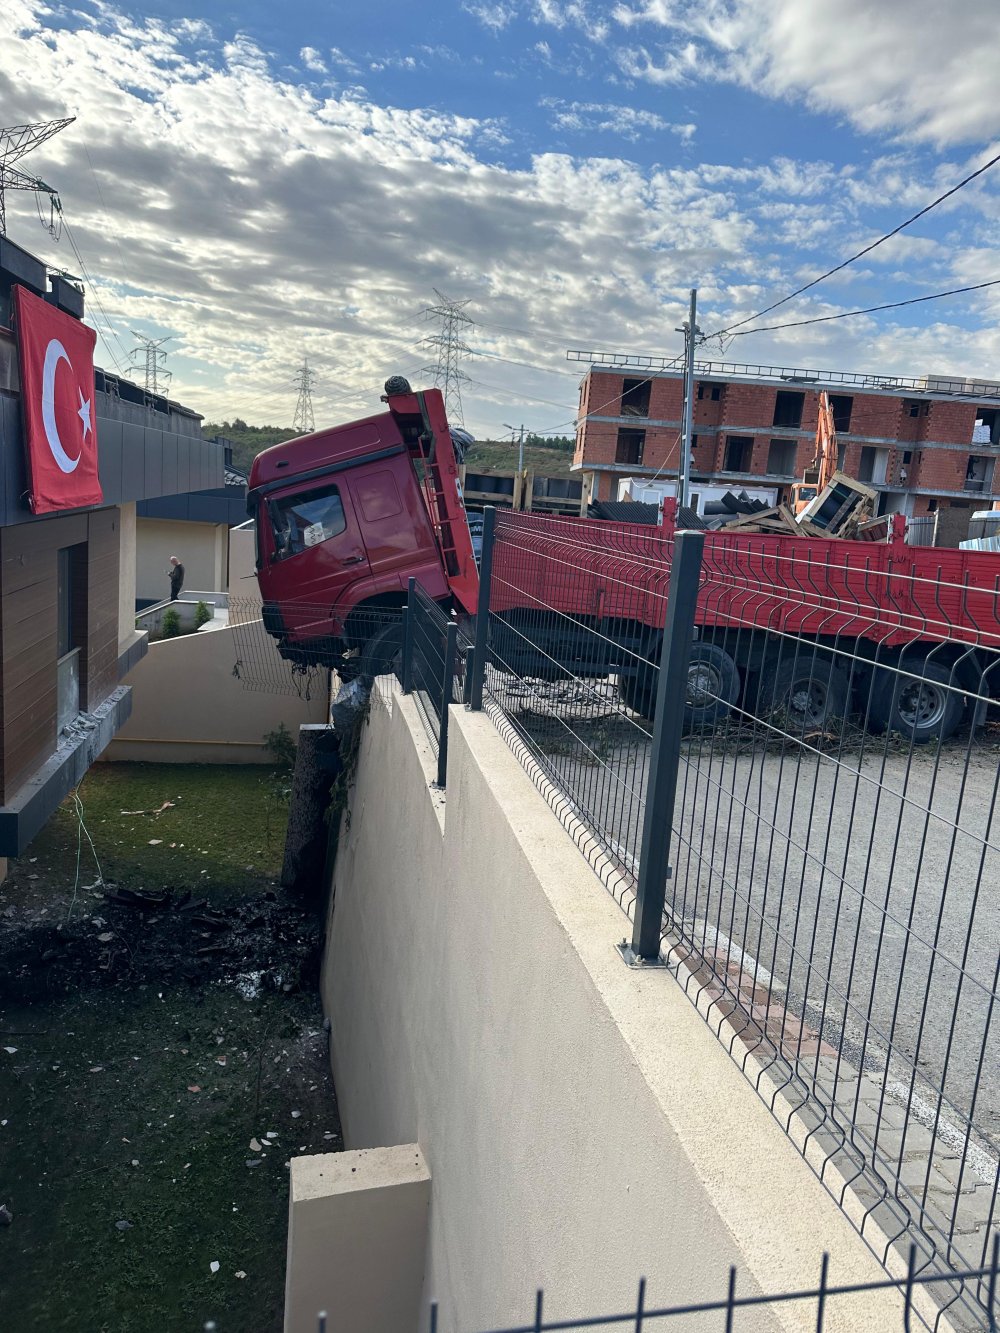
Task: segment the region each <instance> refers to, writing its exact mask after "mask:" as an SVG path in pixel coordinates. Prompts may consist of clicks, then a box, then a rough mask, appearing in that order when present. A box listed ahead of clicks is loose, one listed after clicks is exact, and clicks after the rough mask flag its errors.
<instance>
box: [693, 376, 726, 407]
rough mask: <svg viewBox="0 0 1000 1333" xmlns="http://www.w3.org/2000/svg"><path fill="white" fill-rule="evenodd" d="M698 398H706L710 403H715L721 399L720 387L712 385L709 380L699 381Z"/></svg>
mask: <svg viewBox="0 0 1000 1333" xmlns="http://www.w3.org/2000/svg"><path fill="white" fill-rule="evenodd" d="M698 397H699V399H701V398H708V399H710V400H711V402H713V403H717V402H718V401H719V399H720V398H721V397H722V385H721V384H713V383H712V382H711V380H699V381H698Z"/></svg>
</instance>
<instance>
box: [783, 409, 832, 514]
mask: <svg viewBox="0 0 1000 1333" xmlns="http://www.w3.org/2000/svg"><path fill="white" fill-rule="evenodd" d="M836 470H837V432H836V431H835V430H834V427H833V408H832V407H831V406H830V395H829V394H828V393H827V391H826V390H825V389H824V390H823V392H822V393H821V394H820V396H819V417H818V418H817V421H816V454H815V456H814V458H813V461H812V463H811V464H810V466H809V467H807V468H806V469H805V470H804V472H803V473H802V480H801V481H797V482H796V483H795V484H794V485H793V486H792V493H791V506H792V509H793V511H794V512H795V513H796V514H801V513H802V512H803V510H805V509H806V508H808V506H809V505H810V504H811V503H812V501H813V500H815V499H816V496H817V495H821V494H822V492H823V491H824V489H825V488H826V487H827V486H828V485H829V483H830V481H831V479H832V477H833V474H834V472H836Z"/></svg>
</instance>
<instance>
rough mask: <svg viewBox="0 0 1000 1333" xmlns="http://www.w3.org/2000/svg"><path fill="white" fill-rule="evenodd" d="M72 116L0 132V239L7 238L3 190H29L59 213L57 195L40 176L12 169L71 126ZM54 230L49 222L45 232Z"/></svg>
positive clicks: (74, 118) (0, 130)
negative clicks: (41, 196)
mask: <svg viewBox="0 0 1000 1333" xmlns="http://www.w3.org/2000/svg"><path fill="white" fill-rule="evenodd" d="M74 120H76V116H66V117H64V119H62V120H46V121H40V122H38V123H36V124H32V125H11V126H10V127H9V128H8V129H0V236H6V235H7V206H6V200H5V198H4V195H5V192H6V191H7V190H31V191H32V192H33V193H35V194H47V195H48V196H49V199H50V200H51V205H52V209H53V211H54V212H55V213H59V212H61V211H62V208H61V205H60V203H59V195H58V193H57V192H56V191H55V190H54V189H53V188H52V186H51V185H46V184H45V182H44V181H43V180H42V179H41V177H40V176H29V175H27V174H26V173H25V172H23V171H18V170H17V169H16V168H15V167H14V163H15V162H19V161H20V160H21V158H22V157H25V156H26V155H27V154H28V153H30V152H31V151H32V149H34V148H37V147H38V146H39V144H43V143H44V142H45V140H46V139H51V138H52V136H53V134H58V133H59V131H60V130H64V129H65V128H66V126H67V125H72V123H73V121H74ZM54 227H55V219H54V218H53V220H52V223H51V224H50V227H49V230H50V231H51V230H53V229H54Z"/></svg>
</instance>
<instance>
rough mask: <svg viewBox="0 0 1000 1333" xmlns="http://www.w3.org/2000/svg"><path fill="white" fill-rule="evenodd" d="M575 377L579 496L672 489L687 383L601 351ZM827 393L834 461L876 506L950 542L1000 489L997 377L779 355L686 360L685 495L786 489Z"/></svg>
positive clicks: (768, 494) (662, 366)
mask: <svg viewBox="0 0 1000 1333" xmlns="http://www.w3.org/2000/svg"><path fill="white" fill-rule="evenodd" d="M570 355H571V358H572V359H576V360H580V361H588V362H590V363H591V365H590V369H589V371H588V372H587V374H586V376H585V377H584V379H583V381H582V383H581V386H580V411H579V426H578V428H577V440H576V453H575V456H574V461H573V470H574V471H575V472H579V473H582V474H583V481H584V494H585V497H586V499H589V500H591V501H595V500H618V499H623V498H635V499H647V500H650V499H655V498H656V495H657V493H660V494H665V495H672V494H673V493H674V482H675V480H676V477H677V471H678V466H679V463H680V439H681V417H682V410H683V399H684V385H683V373H682V371H681V370H680V369H667V368H666V367H667V364H668V363H667V361H666V360H665V359H664V360H663V361H659V360H658V359H657V358H637V359H634V360H627V359H626V358H625V357H622V358H621V359H619V358H618V357H617V356H615V357H611V358H605V360H604V361H602V360H601V356H602V354H601V353H590V352H573V353H571V354H570ZM824 389H825V390H827V391H828V393H829V394H830V398H831V403H832V407H833V413H834V422H835V426H836V431H837V442H838V459H837V465H838V468H839V470H841V471H843V472H846V473H847V474H848V475H849V476H851V477H853V478H855V479H856V480H858V481H861V482H864V483H865V484H866V485H868V486H870V487H872V488H873V489H874V490H875V491H876V492H877V494H878V512H879V513H880V514H891V513H900V514H905V515H907V516H908V517H910V518H912V519H921V518H924V519H925V520H926V521H925V522H924V523H922V524H919V525H917V524H915V525H914V526H915V527H917V526H919V527H921V528H925V529H926V533H927V535H926V537H925V538H922V540H927V541H928V542H929V541H930V539H931V534H933V537H934V539H935V540H936V541H937V542H938V544H941V545H948V546H954V545H957V544H958V542H959V541H961V540H963V539H964V538H965V537H967V536H968V532H969V523H970V520H971V518H972V515H973V513H975V511H976V510H979V509H988V508H990V507H991V506H992V504H993V501H994V499H998V500H1000V473H998V470H997V469H996V467H995V463H996V459H997V457H998V456H1000V384H994V383H984V382H982V381H972V380H967V379H960V378H955V377H950V376H946V375H926V376H923V377H921V378H918V379H908V378H899V377H892V376H882V375H862V374H850V373H846V372H841V371H822V370H804V369H796V368H789V367H780V366H759V365H757V366H755V365H740V364H735V363H730V362H700V363H698V364H697V365H696V367H695V396H694V430H693V441H692V456H691V499H692V504H693V506H694V507H695V508H701V507H703V506H704V503H705V501H706V500H710V499H712V498H714V497H715V496H717V495H719V494H721V493H723V492H724V491H727V490H740V489H747V490H748V491H749V492H750V493H752V494H755V495H758V496H760V497H761V498H763V499H765V500H767V501H768V502H770V503H780V502H782V501H784V500H787V499H788V495H789V490H790V488H791V486H792V484H793V482H794V481H795V480H796V479H797V478H801V477H802V474H803V472H804V470H805V469H806V468H808V467H809V465H810V463H811V461H812V458H813V452H814V448H815V437H816V421H817V414H818V410H819V395H820V393H821V391H822V390H824Z"/></svg>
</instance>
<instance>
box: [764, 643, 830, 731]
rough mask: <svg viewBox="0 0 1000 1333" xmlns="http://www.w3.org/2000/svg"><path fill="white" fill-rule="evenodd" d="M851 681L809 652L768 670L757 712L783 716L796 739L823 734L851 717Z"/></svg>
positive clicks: (785, 725)
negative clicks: (849, 714) (832, 725)
mask: <svg viewBox="0 0 1000 1333" xmlns="http://www.w3.org/2000/svg"><path fill="white" fill-rule="evenodd" d="M849 698H850V682H849V680H848V677H847V672H846V671H845V670H844V669H843V667H841V666H838V665H837V663H836V662H832V661H831V660H830V659H829V658H828V657H820V656H818V655H816V654H814V653H811V652H809V651H808V650H807V651H805V652H802V653H800V654H799V655H798V658H797V660H794V661H784V662H779V663H778V664H777V666H774V665H772V666H771V667H770V668H767V667H765V669H764V671H763V672H762V673H761V682H760V693H759V695H758V708H757V711H758V713H759V714H760V716H761V717H765V718H767V717H772V716H774V715H775V714H779V715H780V716H781V719H782V721H783V723H784V727H785V730H787V731H788V732H789V733H790V734H791V735H793V736H802V735H804V734H806V733H807V732H810V731H822V730H824V728H826V727H828V726H829V725H830V724H831V723H836V722H839V721H840V720H841V719H842V718H844V717H846V716H847V712H848V701H849Z"/></svg>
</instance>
